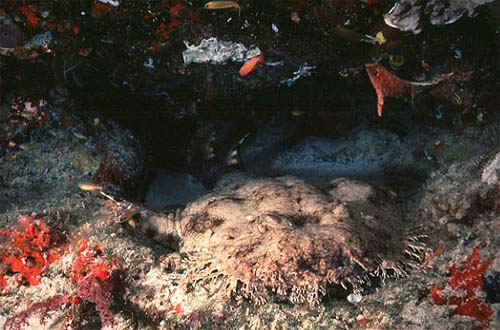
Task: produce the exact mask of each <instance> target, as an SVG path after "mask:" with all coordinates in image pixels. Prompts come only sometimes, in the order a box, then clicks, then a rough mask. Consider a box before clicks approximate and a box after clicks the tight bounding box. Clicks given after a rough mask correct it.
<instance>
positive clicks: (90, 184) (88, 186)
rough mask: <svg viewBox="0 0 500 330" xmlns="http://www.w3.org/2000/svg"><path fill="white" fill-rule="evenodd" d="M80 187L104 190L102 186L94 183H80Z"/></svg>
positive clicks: (90, 189) (88, 189)
mask: <svg viewBox="0 0 500 330" xmlns="http://www.w3.org/2000/svg"><path fill="white" fill-rule="evenodd" d="M78 187H79V188H80V189H81V190H85V191H96V190H97V191H102V187H101V186H98V185H96V184H93V183H80V184H79V185H78Z"/></svg>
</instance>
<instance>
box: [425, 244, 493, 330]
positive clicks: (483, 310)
mask: <svg viewBox="0 0 500 330" xmlns="http://www.w3.org/2000/svg"><path fill="white" fill-rule="evenodd" d="M492 261H493V258H489V259H486V260H483V259H481V256H480V255H479V247H478V246H476V247H474V249H473V250H472V254H471V255H470V256H469V257H468V258H467V259H466V260H465V261H462V262H461V263H459V264H455V265H452V266H451V267H449V268H448V272H449V273H450V274H451V278H450V279H449V280H448V286H449V287H450V288H451V289H452V290H453V291H454V292H455V293H456V295H448V296H446V295H444V294H443V293H442V291H443V289H444V287H442V286H436V287H434V288H432V289H431V292H430V296H431V298H432V300H433V301H434V303H435V304H436V305H445V304H446V305H453V306H456V307H455V310H454V313H456V314H459V315H463V316H470V317H473V318H475V319H476V320H478V321H480V322H481V326H480V329H486V328H487V327H488V326H489V324H490V320H491V316H492V315H493V308H492V307H491V306H490V305H489V304H487V303H486V302H485V301H484V300H483V299H482V298H480V297H478V296H477V290H478V289H480V288H482V286H483V273H484V272H485V271H486V269H488V267H489V266H490V264H491V262H492ZM460 292H465V295H464V294H460Z"/></svg>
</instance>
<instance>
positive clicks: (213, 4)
mask: <svg viewBox="0 0 500 330" xmlns="http://www.w3.org/2000/svg"><path fill="white" fill-rule="evenodd" d="M203 8H205V9H208V10H218V9H236V10H238V16H240V15H241V8H240V5H239V4H238V3H237V2H236V1H210V2H207V3H206V4H205V6H203Z"/></svg>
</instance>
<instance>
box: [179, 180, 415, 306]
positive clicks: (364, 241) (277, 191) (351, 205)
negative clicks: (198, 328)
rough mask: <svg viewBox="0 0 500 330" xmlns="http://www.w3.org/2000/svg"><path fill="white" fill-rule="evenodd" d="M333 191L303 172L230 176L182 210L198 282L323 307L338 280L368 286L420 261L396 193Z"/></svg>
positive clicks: (356, 186)
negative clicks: (321, 303)
mask: <svg viewBox="0 0 500 330" xmlns="http://www.w3.org/2000/svg"><path fill="white" fill-rule="evenodd" d="M326 190H327V191H323V190H320V189H319V188H317V187H314V186H312V185H310V184H308V183H306V182H304V181H302V180H300V179H297V178H293V177H281V178H276V179H254V178H249V177H246V176H243V175H240V174H233V175H229V176H226V177H224V178H223V179H222V180H221V181H220V182H219V183H218V186H217V187H216V188H215V190H214V191H213V192H212V193H210V194H208V195H206V196H204V197H202V198H201V199H199V200H198V201H196V202H194V203H191V204H189V205H188V207H187V208H186V209H185V210H184V211H183V213H182V214H181V218H180V222H179V226H178V228H179V235H180V237H181V244H180V252H181V254H184V255H187V256H188V258H187V262H186V265H187V267H186V271H187V274H188V276H187V279H188V281H189V283H190V284H192V285H194V286H196V285H197V284H201V286H202V287H204V288H209V290H210V291H212V292H213V293H214V294H222V295H225V296H226V297H227V298H229V297H230V296H231V294H234V293H235V294H236V296H238V297H243V298H248V299H250V300H252V301H253V302H255V303H259V304H261V303H264V302H266V301H268V300H269V299H270V298H271V296H273V295H272V293H275V294H276V297H278V298H281V299H283V298H287V299H289V300H290V301H291V302H293V303H308V304H311V305H314V304H316V303H318V302H319V301H320V298H321V297H322V296H323V295H325V294H326V293H327V290H328V288H329V287H331V286H332V285H341V286H343V287H344V288H345V289H348V290H351V289H352V290H354V291H358V290H360V289H361V288H362V287H363V286H365V284H369V283H372V282H373V280H375V281H378V280H379V279H383V278H385V277H386V276H388V275H395V276H398V275H403V274H405V273H406V272H407V270H408V268H409V266H410V265H415V263H414V262H415V261H416V260H418V259H420V256H421V254H422V252H423V250H424V248H423V246H422V244H421V243H419V242H418V240H417V239H416V238H410V237H408V236H407V235H406V234H407V230H406V228H405V226H404V223H403V221H402V217H401V214H400V210H399V206H398V203H397V200H396V198H395V194H393V193H392V192H390V191H382V190H375V189H374V188H372V187H371V186H369V185H368V184H366V183H363V182H359V181H352V180H347V179H338V180H335V181H333V182H332V183H331V185H330V186H329V187H328V189H326ZM339 287H340V286H339Z"/></svg>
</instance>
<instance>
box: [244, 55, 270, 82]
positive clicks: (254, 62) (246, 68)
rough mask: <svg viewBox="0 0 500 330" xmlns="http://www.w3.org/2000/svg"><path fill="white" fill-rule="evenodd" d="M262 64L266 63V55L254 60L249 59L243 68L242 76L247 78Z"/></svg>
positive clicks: (256, 57)
mask: <svg viewBox="0 0 500 330" xmlns="http://www.w3.org/2000/svg"><path fill="white" fill-rule="evenodd" d="M261 62H264V55H263V54H262V53H260V55H259V56H255V57H254V58H251V59H249V60H248V61H246V62H245V64H243V66H242V67H241V69H240V76H242V77H244V76H246V75H247V74H249V73H250V72H252V71H253V70H254V69H255V67H256V66H257V65H258V64H259V63H261Z"/></svg>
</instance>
